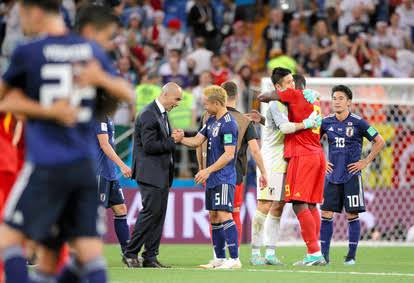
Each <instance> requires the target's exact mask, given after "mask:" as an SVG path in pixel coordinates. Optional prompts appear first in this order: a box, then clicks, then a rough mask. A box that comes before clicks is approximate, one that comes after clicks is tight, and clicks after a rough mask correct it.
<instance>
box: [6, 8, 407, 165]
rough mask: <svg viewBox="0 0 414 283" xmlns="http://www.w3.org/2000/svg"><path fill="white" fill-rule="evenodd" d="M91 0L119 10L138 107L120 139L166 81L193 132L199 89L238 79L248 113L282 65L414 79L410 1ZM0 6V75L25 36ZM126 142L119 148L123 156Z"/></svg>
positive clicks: (180, 120) (119, 123)
mask: <svg viewBox="0 0 414 283" xmlns="http://www.w3.org/2000/svg"><path fill="white" fill-rule="evenodd" d="M83 2H91V1H76V0H63V1H62V8H61V10H62V13H63V15H64V17H65V22H66V24H67V26H68V28H71V29H74V28H76V27H75V26H74V22H75V19H76V12H77V9H78V8H79V7H80V6H81V5H82V3H83ZM92 2H102V5H111V6H112V7H113V9H114V11H115V13H116V14H117V15H118V16H119V19H120V25H119V28H118V30H117V32H116V34H115V35H114V38H113V42H112V45H111V46H109V47H108V48H109V49H110V50H111V54H112V58H113V60H114V63H115V64H116V66H117V68H118V71H119V74H120V75H121V76H123V77H124V78H126V79H128V80H129V81H130V82H131V83H132V84H133V85H135V86H136V105H135V107H131V106H128V105H127V104H122V105H120V106H119V109H118V111H117V113H116V115H115V117H114V122H115V125H116V130H117V135H120V134H122V133H123V132H125V131H127V130H128V129H129V128H130V127H131V125H132V122H133V120H134V118H135V114H136V113H138V112H139V111H140V110H141V109H142V108H143V107H144V106H145V105H147V104H148V103H149V102H151V101H152V100H153V99H155V98H156V97H157V95H158V94H159V92H160V86H161V85H162V84H165V83H167V82H176V83H177V84H178V85H180V86H182V87H183V89H185V92H184V102H183V103H182V105H181V106H180V107H179V108H177V109H175V110H174V111H173V112H172V113H171V118H170V119H171V123H172V125H173V127H175V128H184V129H187V130H195V129H196V128H197V127H198V122H199V121H200V117H201V116H202V114H203V107H202V89H203V88H205V87H206V86H208V85H211V84H217V85H220V84H221V83H223V82H225V81H227V80H229V79H232V80H234V81H235V82H236V83H237V85H238V88H239V91H240V95H241V99H239V105H238V106H237V109H238V110H240V111H241V112H248V111H250V110H251V109H258V107H259V102H258V100H257V99H256V96H255V95H256V94H257V93H255V92H254V91H253V90H252V86H253V87H254V86H257V85H259V84H260V79H261V77H263V76H264V75H266V74H269V70H272V69H274V68H275V67H278V66H285V67H286V66H287V67H288V68H289V69H290V70H291V71H292V72H293V73H296V72H297V73H300V74H304V75H305V76H312V77H413V76H414V52H413V50H414V49H413V44H412V42H413V39H414V3H413V2H414V1H413V0H344V1H336V0H313V1H312V0H304V1H298V0H286V1H281V0H270V1H254V0H235V1H232V0H223V1H218V0H196V1H186V0H175V1H162V0H94V1H92ZM0 5H1V6H0V17H1V18H0V21H1V29H0V30H1V36H0V42H1V46H2V48H1V70H2V72H4V70H5V69H6V67H7V62H8V59H9V57H10V56H11V53H12V51H13V49H14V48H15V46H16V45H17V44H19V42H22V41H24V36H23V34H22V32H21V30H20V26H19V19H18V8H17V1H15V0H8V1H2V3H1V4H0ZM129 144H130V140H126V141H125V142H124V143H123V144H121V145H120V146H119V147H118V152H119V153H125V152H128V146H129ZM189 157H190V160H191V161H194V155H193V154H191V155H190V156H189ZM195 170H196V168H192V171H193V173H194V172H196V171H195ZM177 173H178V171H177ZM187 173H189V172H187Z"/></svg>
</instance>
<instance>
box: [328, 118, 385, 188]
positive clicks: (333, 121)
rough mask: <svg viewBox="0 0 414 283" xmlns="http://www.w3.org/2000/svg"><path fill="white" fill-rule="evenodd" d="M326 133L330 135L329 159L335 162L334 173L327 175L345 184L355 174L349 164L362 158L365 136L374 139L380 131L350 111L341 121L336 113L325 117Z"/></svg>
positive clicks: (337, 182)
mask: <svg viewBox="0 0 414 283" xmlns="http://www.w3.org/2000/svg"><path fill="white" fill-rule="evenodd" d="M324 134H326V135H327V136H328V144H329V161H330V162H331V163H332V164H333V171H332V173H330V174H327V175H326V176H327V178H328V180H329V182H331V183H334V184H343V183H346V182H348V181H349V180H350V179H351V178H352V176H353V175H354V174H351V173H349V171H348V168H347V166H348V165H349V164H351V163H354V162H357V161H358V160H360V158H361V153H362V145H363V137H365V138H367V139H368V140H369V141H372V140H373V139H374V138H375V137H376V136H377V135H378V132H377V130H375V129H374V128H373V127H371V126H370V125H369V124H368V122H367V121H365V120H364V119H362V118H361V117H359V116H358V115H355V114H353V113H350V114H349V116H348V117H347V118H346V119H345V120H343V121H339V120H338V119H337V118H336V116H335V115H334V114H333V115H329V116H327V117H326V118H324V119H323V120H322V126H321V136H323V135H324ZM357 174H358V175H360V174H361V172H358V173H357Z"/></svg>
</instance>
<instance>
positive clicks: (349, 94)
mask: <svg viewBox="0 0 414 283" xmlns="http://www.w3.org/2000/svg"><path fill="white" fill-rule="evenodd" d="M337 91H340V92H343V93H345V95H346V97H347V98H348V99H349V100H352V90H351V89H350V88H349V87H347V86H346V85H336V86H334V87H333V88H332V93H331V96H333V94H334V93H335V92H337Z"/></svg>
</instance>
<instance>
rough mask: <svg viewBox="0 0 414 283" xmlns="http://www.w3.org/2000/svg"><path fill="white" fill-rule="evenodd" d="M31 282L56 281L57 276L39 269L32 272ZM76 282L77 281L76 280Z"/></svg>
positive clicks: (46, 282) (53, 282)
mask: <svg viewBox="0 0 414 283" xmlns="http://www.w3.org/2000/svg"><path fill="white" fill-rule="evenodd" d="M29 277H30V283H56V282H57V281H56V276H55V275H54V274H47V273H43V272H41V271H39V270H35V271H34V272H31V273H30V275H29ZM74 283H75V282H74Z"/></svg>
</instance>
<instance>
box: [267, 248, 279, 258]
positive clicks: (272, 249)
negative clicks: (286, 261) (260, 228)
mask: <svg viewBox="0 0 414 283" xmlns="http://www.w3.org/2000/svg"><path fill="white" fill-rule="evenodd" d="M275 254H276V253H275V248H274V247H267V248H266V254H265V257H269V256H274V255H275Z"/></svg>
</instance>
